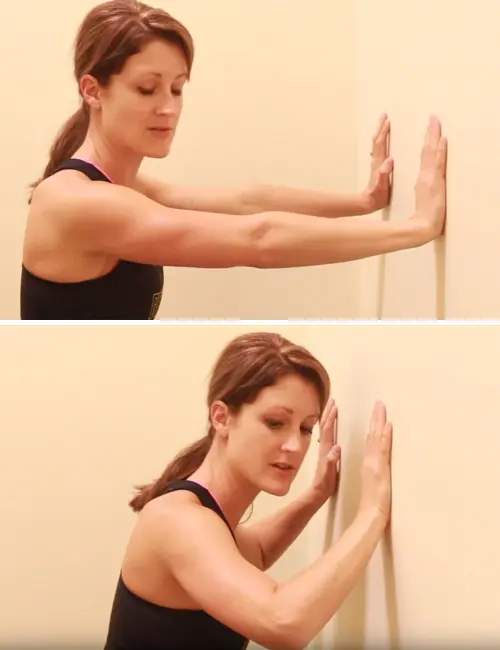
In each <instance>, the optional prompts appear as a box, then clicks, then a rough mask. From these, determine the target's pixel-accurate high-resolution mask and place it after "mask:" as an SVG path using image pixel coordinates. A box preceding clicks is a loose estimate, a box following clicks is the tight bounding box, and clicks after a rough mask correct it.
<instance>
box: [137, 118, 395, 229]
mask: <svg viewBox="0 0 500 650" xmlns="http://www.w3.org/2000/svg"><path fill="white" fill-rule="evenodd" d="M389 132H390V123H389V120H388V118H387V116H386V115H385V114H384V115H382V116H381V118H380V121H379V124H378V126H377V129H376V131H375V133H374V135H373V139H372V151H371V166H370V178H369V181H368V185H367V187H366V189H365V190H364V191H363V192H360V193H358V194H339V193H335V192H326V191H318V190H310V189H297V188H291V187H282V186H277V185H253V186H250V187H243V188H231V187H228V188H223V187H189V186H183V185H170V184H168V183H164V182H162V181H159V180H157V179H154V178H150V177H148V176H143V175H140V176H138V177H137V180H136V186H135V187H134V189H135V190H137V191H139V192H141V193H142V194H145V195H146V196H148V198H150V199H152V200H153V201H156V202H157V203H160V204H161V205H164V206H166V207H169V208H176V209H179V210H196V211H201V212H215V213H220V214H240V215H244V214H259V213H262V212H293V213H296V214H305V215H311V216H317V217H327V218H335V217H350V216H357V215H366V214H371V213H372V212H376V211H378V210H381V209H383V208H385V207H386V206H387V205H389V202H390V198H391V180H390V179H391V174H392V170H393V163H392V160H391V159H390V158H389V157H388V154H389Z"/></svg>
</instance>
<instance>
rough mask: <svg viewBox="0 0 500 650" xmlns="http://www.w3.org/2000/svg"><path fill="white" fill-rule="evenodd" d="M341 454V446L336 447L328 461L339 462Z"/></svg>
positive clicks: (331, 450)
mask: <svg viewBox="0 0 500 650" xmlns="http://www.w3.org/2000/svg"><path fill="white" fill-rule="evenodd" d="M340 453H341V449H340V445H334V446H333V447H332V448H331V449H330V451H329V452H328V455H327V459H328V460H329V461H338V460H339V458H340Z"/></svg>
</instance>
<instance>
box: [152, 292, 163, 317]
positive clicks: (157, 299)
mask: <svg viewBox="0 0 500 650" xmlns="http://www.w3.org/2000/svg"><path fill="white" fill-rule="evenodd" d="M162 294H163V291H158V293H154V294H153V300H152V302H151V310H150V312H149V320H154V319H155V318H156V314H157V313H158V310H159V309H160V303H161V297H162Z"/></svg>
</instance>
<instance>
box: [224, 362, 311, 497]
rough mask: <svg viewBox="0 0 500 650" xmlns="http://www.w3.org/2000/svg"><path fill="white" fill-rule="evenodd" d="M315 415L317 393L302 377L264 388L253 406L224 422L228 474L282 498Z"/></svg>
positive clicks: (308, 440) (302, 453)
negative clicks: (240, 477) (231, 470)
mask: <svg viewBox="0 0 500 650" xmlns="http://www.w3.org/2000/svg"><path fill="white" fill-rule="evenodd" d="M320 415H321V413H320V401H319V396H318V393H317V390H316V388H315V387H314V385H313V384H311V383H310V382H308V381H307V380H305V379H304V378H303V377H301V376H298V375H289V376H286V377H284V378H283V379H281V380H280V381H279V382H278V383H276V384H275V385H273V386H270V387H268V388H265V389H263V390H262V391H261V392H260V393H259V395H258V397H257V399H256V400H255V401H254V402H253V403H252V404H245V405H244V406H243V407H242V409H241V410H240V411H239V413H238V414H237V415H229V416H228V417H227V422H226V426H225V428H224V432H225V433H224V435H225V436H226V440H227V447H226V454H227V459H228V462H229V463H230V464H231V466H232V469H233V471H236V472H237V473H238V474H239V475H241V476H242V478H244V479H245V480H246V481H247V482H250V483H252V484H253V486H254V487H255V488H257V489H258V490H262V491H264V492H268V493H270V494H274V495H277V496H283V495H285V494H287V492H288V491H289V489H290V487H291V484H292V482H293V480H294V478H295V476H296V475H297V472H298V471H299V469H300V467H301V465H302V462H303V460H304V457H305V455H306V453H307V450H308V449H309V445H310V443H311V435H312V431H313V427H314V426H315V425H316V424H317V423H318V421H319V418H320Z"/></svg>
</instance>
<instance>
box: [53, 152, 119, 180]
mask: <svg viewBox="0 0 500 650" xmlns="http://www.w3.org/2000/svg"><path fill="white" fill-rule="evenodd" d="M65 169H74V170H75V171H77V172H82V174H85V176H87V177H88V178H89V179H90V180H91V181H104V182H105V183H112V181H111V179H110V178H109V177H108V176H106V174H105V173H104V172H103V171H101V170H100V169H99V168H98V167H96V166H95V165H93V164H92V163H90V162H87V161H86V160H81V159H80V158H68V159H67V160H63V162H62V163H61V164H60V165H59V166H58V167H57V169H56V170H55V172H54V174H57V172H60V171H63V170H65Z"/></svg>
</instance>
